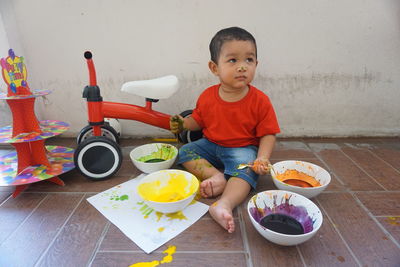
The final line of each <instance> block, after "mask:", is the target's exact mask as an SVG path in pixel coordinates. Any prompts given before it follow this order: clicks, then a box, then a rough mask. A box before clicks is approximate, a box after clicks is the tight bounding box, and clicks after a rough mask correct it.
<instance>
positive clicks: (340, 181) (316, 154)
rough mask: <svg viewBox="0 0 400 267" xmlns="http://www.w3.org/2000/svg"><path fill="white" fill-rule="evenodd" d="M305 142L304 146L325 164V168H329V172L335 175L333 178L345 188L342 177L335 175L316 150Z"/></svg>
mask: <svg viewBox="0 0 400 267" xmlns="http://www.w3.org/2000/svg"><path fill="white" fill-rule="evenodd" d="M305 144H306V146H307V147H308V148H309V149H310V150H311V152H312V153H313V154H314V155H315V157H316V158H317V159H319V160H320V161H321V162H322V163H323V164H324V165H325V166H324V167H325V168H327V169H328V170H329V172H331V173H332V174H333V175H335V178H336V179H337V180H338V181H339V183H340V184H341V185H342V186H344V188H346V189H347V187H346V183H345V182H343V181H342V179H341V178H340V177H339V175H337V174H336V173H335V172H334V171H333V170H332V168H330V166H329V164H327V163H326V162H325V160H324V159H323V158H322V157H321V156H320V155H319V154H318V153H317V152H315V151H314V150H313V149H312V148H311V147H310V145H309V144H308V143H305ZM328 170H327V171H328Z"/></svg>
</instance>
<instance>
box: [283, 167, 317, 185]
mask: <svg viewBox="0 0 400 267" xmlns="http://www.w3.org/2000/svg"><path fill="white" fill-rule="evenodd" d="M276 179H278V180H279V181H281V182H284V183H285V184H289V185H293V186H298V187H317V186H321V183H320V182H318V181H317V180H316V179H315V178H314V177H312V176H310V175H308V174H305V173H304V172H299V171H297V170H286V171H285V172H284V173H277V175H276Z"/></svg>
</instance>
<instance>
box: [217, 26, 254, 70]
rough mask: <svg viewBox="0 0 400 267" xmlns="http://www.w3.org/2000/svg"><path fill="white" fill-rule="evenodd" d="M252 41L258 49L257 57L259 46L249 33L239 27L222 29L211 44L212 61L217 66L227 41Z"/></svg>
mask: <svg viewBox="0 0 400 267" xmlns="http://www.w3.org/2000/svg"><path fill="white" fill-rule="evenodd" d="M233 40H236V41H250V42H252V43H253V44H254V46H255V47H256V57H257V44H256V39H254V37H253V35H251V33H249V32H248V31H246V30H244V29H242V28H239V27H230V28H226V29H222V30H220V31H219V32H217V33H216V34H215V35H214V37H213V38H212V39H211V42H210V54H211V60H212V61H213V62H214V63H215V64H217V62H218V58H219V54H220V52H221V47H222V45H223V44H224V43H225V42H227V41H233Z"/></svg>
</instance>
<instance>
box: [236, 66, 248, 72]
mask: <svg viewBox="0 0 400 267" xmlns="http://www.w3.org/2000/svg"><path fill="white" fill-rule="evenodd" d="M246 70H247V67H244V66H240V67H239V68H237V71H246Z"/></svg>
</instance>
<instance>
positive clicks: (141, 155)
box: [129, 143, 178, 173]
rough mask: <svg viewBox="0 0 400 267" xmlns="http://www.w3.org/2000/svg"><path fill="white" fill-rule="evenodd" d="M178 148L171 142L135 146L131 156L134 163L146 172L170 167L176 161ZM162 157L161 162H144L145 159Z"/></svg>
mask: <svg viewBox="0 0 400 267" xmlns="http://www.w3.org/2000/svg"><path fill="white" fill-rule="evenodd" d="M177 155H178V149H177V148H176V147H175V146H173V145H170V144H164V143H151V144H146V145H142V146H138V147H136V148H134V149H133V150H132V151H131V153H130V154H129V156H130V157H131V160H132V162H133V164H134V165H135V166H136V168H138V169H139V170H141V171H142V172H144V173H152V172H155V171H159V170H165V169H169V168H170V167H171V166H172V165H173V164H174V162H175V160H176V157H177ZM152 158H153V159H154V158H162V159H164V161H161V162H152V163H149V162H144V161H143V160H144V159H152Z"/></svg>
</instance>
